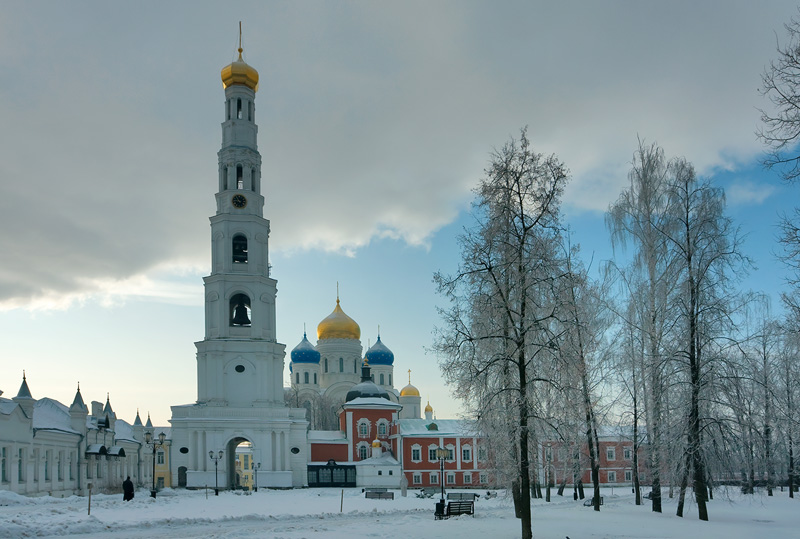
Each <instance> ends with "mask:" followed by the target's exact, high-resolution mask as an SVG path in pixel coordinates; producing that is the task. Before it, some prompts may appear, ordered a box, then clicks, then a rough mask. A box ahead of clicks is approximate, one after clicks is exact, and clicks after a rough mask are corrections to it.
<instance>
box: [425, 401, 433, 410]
mask: <svg viewBox="0 0 800 539" xmlns="http://www.w3.org/2000/svg"><path fill="white" fill-rule="evenodd" d="M425 411H426V412H433V406H431V401H428V405H427V406H426V407H425Z"/></svg>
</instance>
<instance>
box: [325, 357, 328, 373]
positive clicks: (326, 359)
mask: <svg viewBox="0 0 800 539" xmlns="http://www.w3.org/2000/svg"><path fill="white" fill-rule="evenodd" d="M325 372H328V358H325Z"/></svg>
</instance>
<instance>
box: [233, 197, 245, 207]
mask: <svg viewBox="0 0 800 539" xmlns="http://www.w3.org/2000/svg"><path fill="white" fill-rule="evenodd" d="M231 204H233V207H234V208H239V209H242V208H244V207H245V206H247V199H246V198H245V197H244V195H233V198H232V199H231Z"/></svg>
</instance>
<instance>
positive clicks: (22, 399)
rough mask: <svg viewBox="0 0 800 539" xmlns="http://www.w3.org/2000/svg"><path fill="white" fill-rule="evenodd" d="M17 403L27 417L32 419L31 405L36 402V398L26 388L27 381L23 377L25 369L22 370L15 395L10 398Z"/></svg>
mask: <svg viewBox="0 0 800 539" xmlns="http://www.w3.org/2000/svg"><path fill="white" fill-rule="evenodd" d="M11 400H12V401H14V402H16V403H17V404H19V407H20V408H21V409H22V411H23V412H24V413H25V416H26V417H27V418H28V419H33V407H34V405H35V404H36V399H34V398H33V396H32V395H31V390H30V388H28V381H27V379H26V378H25V371H22V384H21V385H20V386H19V391H17V396H16V397H14V398H13V399H11Z"/></svg>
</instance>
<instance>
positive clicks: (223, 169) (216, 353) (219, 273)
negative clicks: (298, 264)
mask: <svg viewBox="0 0 800 539" xmlns="http://www.w3.org/2000/svg"><path fill="white" fill-rule="evenodd" d="M242 52H243V51H242V48H241V44H240V47H239V57H238V59H237V60H235V61H234V62H232V63H231V64H230V65H228V66H226V67H225V68H223V69H222V74H221V76H222V84H223V87H224V89H225V115H224V121H223V122H222V147H221V148H220V150H219V153H218V156H219V185H218V188H217V193H216V195H215V197H216V202H217V211H216V214H215V215H214V216H213V217H211V219H210V220H211V274H210V275H209V276H208V277H205V278H204V282H205V338H204V339H203V340H202V341H200V342H197V343H195V346H196V347H197V402H196V403H195V404H190V405H182V406H173V407H172V419H171V421H170V422H171V423H172V433H171V440H172V446H171V452H170V467H171V471H172V485H173V486H180V487H183V486H186V487H200V486H204V485H213V484H219V485H220V487H223V488H224V487H228V486H231V485H234V484H235V479H236V476H235V458H236V447H237V446H238V445H239V444H240V443H242V442H250V444H252V452H253V460H254V462H256V463H260V464H261V467H260V470H259V471H258V472H257V473H258V483H259V484H261V485H263V486H265V487H270V486H275V487H291V486H295V487H297V486H304V485H306V484H307V478H306V463H307V461H308V458H307V452H308V449H307V446H308V444H307V440H306V428H307V426H308V422H307V421H306V419H305V409H302V408H287V407H286V405H285V404H284V396H283V358H284V348H285V347H284V345H283V344H280V343H278V342H277V340H276V335H275V296H276V293H277V289H276V284H277V283H276V281H275V279H272V278H271V277H270V269H269V221H268V220H266V219H264V217H263V208H264V197H263V196H262V194H261V155H260V154H259V153H258V146H257V143H256V135H257V134H258V126H256V123H255V96H256V91H257V90H258V72H257V71H256V70H255V69H253V68H252V67H251V66H249V65H248V64H247V63H245V61H244V60H243V59H242ZM220 451H221V452H222V455H223V456H222V457H221V458H220V459H219V460H216V459H214V458H211V457H213V456H216V457H219V455H220ZM209 455H211V456H209Z"/></svg>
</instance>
